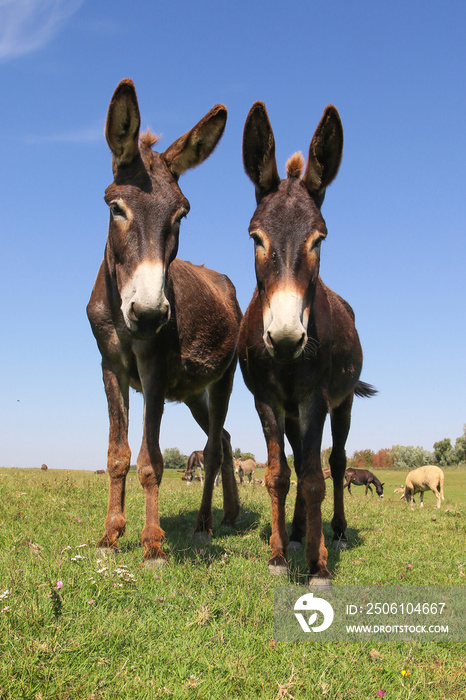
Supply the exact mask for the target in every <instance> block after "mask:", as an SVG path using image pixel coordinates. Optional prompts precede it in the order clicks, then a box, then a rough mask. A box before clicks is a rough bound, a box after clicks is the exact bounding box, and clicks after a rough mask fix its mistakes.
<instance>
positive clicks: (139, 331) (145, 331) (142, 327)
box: [128, 300, 171, 338]
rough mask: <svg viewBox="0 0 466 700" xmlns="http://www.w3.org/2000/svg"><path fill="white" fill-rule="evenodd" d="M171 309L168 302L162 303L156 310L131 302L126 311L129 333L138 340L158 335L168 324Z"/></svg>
mask: <svg viewBox="0 0 466 700" xmlns="http://www.w3.org/2000/svg"><path fill="white" fill-rule="evenodd" d="M170 316H171V309H170V304H169V302H168V300H165V301H163V302H162V303H161V304H160V305H159V306H158V307H157V308H147V306H145V305H141V304H137V303H136V302H133V303H132V304H131V307H130V309H129V310H128V319H129V321H130V329H129V330H130V331H131V332H132V333H133V335H135V336H137V337H139V338H141V337H142V338H147V337H150V336H151V335H155V334H156V333H158V332H159V331H160V330H161V328H162V327H163V326H164V325H165V324H166V323H168V321H169V320H170Z"/></svg>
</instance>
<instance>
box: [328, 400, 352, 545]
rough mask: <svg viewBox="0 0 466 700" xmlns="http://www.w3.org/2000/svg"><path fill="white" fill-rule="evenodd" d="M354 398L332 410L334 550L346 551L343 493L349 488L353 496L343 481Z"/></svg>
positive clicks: (331, 458) (331, 465)
mask: <svg viewBox="0 0 466 700" xmlns="http://www.w3.org/2000/svg"><path fill="white" fill-rule="evenodd" d="M352 405H353V396H352V395H350V396H348V397H347V398H346V399H345V400H344V401H343V403H341V404H340V405H339V406H338V407H337V408H334V409H332V411H331V414H330V419H331V425H332V438H333V447H332V452H331V455H330V458H329V463H330V470H331V474H332V479H333V518H332V530H333V542H332V547H333V548H334V549H345V548H346V546H347V540H346V534H345V532H346V525H347V523H346V518H345V506H344V500H343V493H344V489H345V487H346V486H348V493H350V494H351V489H350V483H351V482H350V479H349V478H348V479H347V482H346V484H345V485H344V486H343V479H344V476H345V471H346V452H345V445H346V440H347V438H348V433H349V429H350V424H351V407H352Z"/></svg>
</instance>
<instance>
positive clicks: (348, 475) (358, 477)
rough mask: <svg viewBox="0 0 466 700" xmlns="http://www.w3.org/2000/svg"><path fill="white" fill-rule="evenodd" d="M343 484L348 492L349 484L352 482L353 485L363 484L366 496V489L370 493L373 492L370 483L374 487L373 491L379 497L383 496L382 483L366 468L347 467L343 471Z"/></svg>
mask: <svg viewBox="0 0 466 700" xmlns="http://www.w3.org/2000/svg"><path fill="white" fill-rule="evenodd" d="M345 479H346V481H345V485H344V486H343V488H344V489H346V488H347V489H348V493H351V484H354V485H355V486H365V487H366V491H365V494H364V495H365V496H367V490H368V489H369V491H370V492H371V494H372V495H374V492H373V491H372V486H371V484H372V485H373V486H374V487H375V491H376V493H377V495H378V496H380V498H383V483H381V482H380V480H379V479H378V478H377V477H376V476H375V474H373V473H372V472H370V471H369V470H368V469H351V468H350V469H347V470H346V472H345Z"/></svg>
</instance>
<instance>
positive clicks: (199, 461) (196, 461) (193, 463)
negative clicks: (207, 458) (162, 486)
mask: <svg viewBox="0 0 466 700" xmlns="http://www.w3.org/2000/svg"><path fill="white" fill-rule="evenodd" d="M196 469H197V470H198V472H199V478H200V480H201V481H202V469H204V452H203V451H202V450H194V452H191V454H190V455H189V457H188V461H187V464H186V470H185V472H184V475H183V477H182V479H183V480H184V481H194V479H195V478H196Z"/></svg>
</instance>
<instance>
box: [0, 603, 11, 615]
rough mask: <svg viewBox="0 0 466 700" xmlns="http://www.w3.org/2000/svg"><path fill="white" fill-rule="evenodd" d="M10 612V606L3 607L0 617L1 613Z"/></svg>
mask: <svg viewBox="0 0 466 700" xmlns="http://www.w3.org/2000/svg"><path fill="white" fill-rule="evenodd" d="M10 610H11V608H10V606H9V605H5V607H4V608H2V609H1V610H0V615H1V613H7V612H10Z"/></svg>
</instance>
